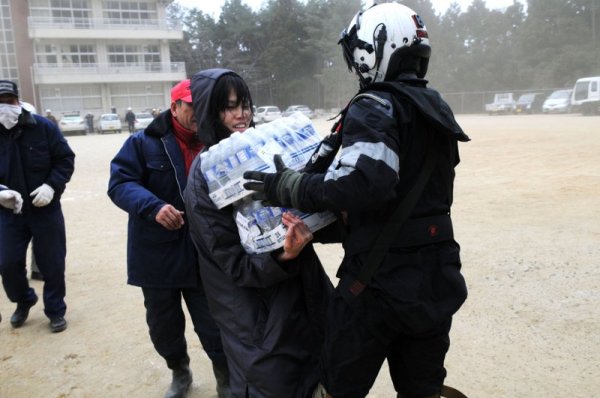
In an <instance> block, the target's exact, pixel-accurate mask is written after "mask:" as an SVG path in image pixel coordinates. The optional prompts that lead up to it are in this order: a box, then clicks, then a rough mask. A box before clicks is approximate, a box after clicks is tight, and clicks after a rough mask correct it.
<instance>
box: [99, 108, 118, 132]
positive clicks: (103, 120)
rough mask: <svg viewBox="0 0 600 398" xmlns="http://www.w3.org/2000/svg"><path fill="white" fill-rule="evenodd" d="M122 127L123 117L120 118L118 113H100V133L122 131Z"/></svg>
mask: <svg viewBox="0 0 600 398" xmlns="http://www.w3.org/2000/svg"><path fill="white" fill-rule="evenodd" d="M122 128H123V126H122V124H121V119H119V115H117V114H116V113H105V114H103V115H100V119H98V124H97V125H96V130H97V131H98V134H104V133H106V132H111V131H114V132H116V133H121V129H122Z"/></svg>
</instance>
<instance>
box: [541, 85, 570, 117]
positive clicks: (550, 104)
mask: <svg viewBox="0 0 600 398" xmlns="http://www.w3.org/2000/svg"><path fill="white" fill-rule="evenodd" d="M572 92H573V90H556V91H554V92H553V93H552V94H550V95H549V96H548V98H546V100H545V101H544V104H543V105H542V112H544V113H569V112H571V93H572Z"/></svg>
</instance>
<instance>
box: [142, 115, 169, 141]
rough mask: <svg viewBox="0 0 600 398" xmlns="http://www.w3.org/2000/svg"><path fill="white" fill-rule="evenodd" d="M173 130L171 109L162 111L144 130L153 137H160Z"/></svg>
mask: <svg viewBox="0 0 600 398" xmlns="http://www.w3.org/2000/svg"><path fill="white" fill-rule="evenodd" d="M171 130H173V115H171V109H170V108H169V109H167V110H166V111H163V112H161V113H160V114H159V115H158V116H157V117H156V118H155V119H154V120H153V121H152V122H150V124H149V125H148V127H146V130H144V132H145V133H146V134H148V135H150V136H152V137H157V138H160V137H162V136H165V135H167V134H169V133H171Z"/></svg>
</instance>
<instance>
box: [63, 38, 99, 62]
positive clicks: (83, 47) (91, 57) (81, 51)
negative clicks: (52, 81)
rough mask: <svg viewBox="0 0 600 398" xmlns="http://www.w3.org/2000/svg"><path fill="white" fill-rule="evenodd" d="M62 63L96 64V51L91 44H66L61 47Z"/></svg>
mask: <svg viewBox="0 0 600 398" xmlns="http://www.w3.org/2000/svg"><path fill="white" fill-rule="evenodd" d="M61 56H62V59H63V64H64V63H68V64H71V65H74V66H78V67H89V66H96V51H95V50H94V46H93V45H92V44H67V45H63V46H62V49H61Z"/></svg>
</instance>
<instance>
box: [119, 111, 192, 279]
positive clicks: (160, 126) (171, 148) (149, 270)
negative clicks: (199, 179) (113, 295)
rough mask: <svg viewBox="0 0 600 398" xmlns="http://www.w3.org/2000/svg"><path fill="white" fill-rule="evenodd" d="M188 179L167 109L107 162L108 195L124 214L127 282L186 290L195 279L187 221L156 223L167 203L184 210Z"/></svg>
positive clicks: (134, 135) (131, 137)
mask: <svg viewBox="0 0 600 398" xmlns="http://www.w3.org/2000/svg"><path fill="white" fill-rule="evenodd" d="M186 183H187V177H186V175H185V164H184V160H183V155H182V153H181V150H180V148H179V146H178V144H177V141H176V138H175V135H174V134H173V122H172V116H171V112H170V110H167V111H165V112H163V113H161V114H160V115H159V116H158V117H157V118H156V119H154V121H152V123H150V125H149V126H148V127H147V128H146V129H145V130H144V131H143V132H137V133H135V134H133V135H131V136H130V137H129V138H128V139H127V140H126V141H125V143H124V144H123V147H122V148H121V150H120V151H119V152H118V153H117V155H116V156H115V158H114V159H113V160H112V162H111V164H110V180H109V183H108V196H109V197H110V198H111V200H112V201H113V202H114V203H115V204H116V205H117V206H119V207H120V208H121V209H123V210H125V211H126V212H127V213H129V224H128V239H127V283H129V284H131V285H135V286H141V287H154V288H156V287H159V288H185V287H196V286H198V283H199V273H198V263H197V257H196V254H195V250H194V247H193V244H192V241H191V240H190V237H189V230H188V222H187V219H185V215H184V219H185V224H184V226H183V227H182V228H180V229H178V230H175V231H170V230H168V229H166V228H164V227H163V226H162V225H160V224H159V223H158V222H156V220H155V217H156V214H157V213H158V211H159V210H160V209H161V208H162V207H163V206H164V205H166V204H171V205H172V206H174V207H175V208H176V209H177V210H181V211H183V210H184V205H183V193H182V192H183V190H184V188H185V186H186Z"/></svg>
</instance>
